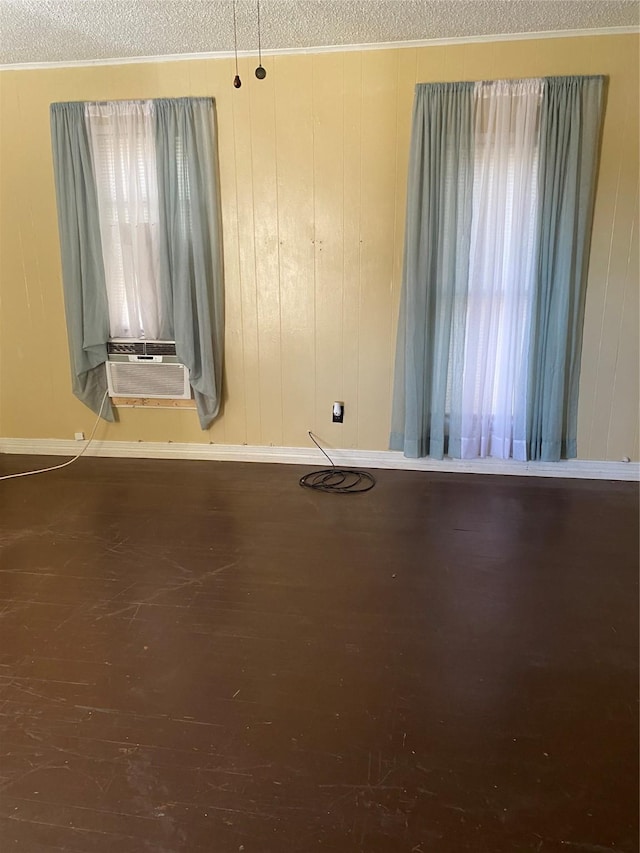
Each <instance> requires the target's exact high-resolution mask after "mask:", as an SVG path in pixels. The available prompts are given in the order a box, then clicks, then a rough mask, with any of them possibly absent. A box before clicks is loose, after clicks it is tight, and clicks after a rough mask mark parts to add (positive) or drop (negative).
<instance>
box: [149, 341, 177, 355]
mask: <svg viewBox="0 0 640 853" xmlns="http://www.w3.org/2000/svg"><path fill="white" fill-rule="evenodd" d="M175 354H176V345H175V343H174V342H173V341H147V342H146V343H145V355H175Z"/></svg>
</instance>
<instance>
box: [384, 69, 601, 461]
mask: <svg viewBox="0 0 640 853" xmlns="http://www.w3.org/2000/svg"><path fill="white" fill-rule="evenodd" d="M602 85H603V79H602V78H601V77H562V78H545V79H534V80H515V81H493V82H484V83H475V84H473V83H443V84H421V85H419V86H418V87H417V89H416V99H415V105H414V124H413V139H412V153H411V164H410V174H409V189H408V204H407V226H406V227H407V231H406V241H405V269H404V277H403V293H402V307H401V314H400V320H399V327H398V344H397V356H396V377H395V387H394V406H393V416H392V434H391V447H392V449H397V450H403V451H404V452H405V454H406V455H408V456H424V455H431V456H435V457H437V458H442V456H443V455H444V454H445V453H448V454H449V455H450V456H455V457H460V458H476V457H483V456H495V457H499V458H509V457H513V458H515V459H518V460H528V459H547V460H557V459H559V458H561V456H567V457H569V456H575V454H576V435H575V433H576V420H577V390H578V376H579V354H580V346H581V335H582V307H583V303H584V299H583V296H584V286H585V279H586V262H587V257H588V247H589V234H590V212H591V209H592V202H593V191H594V180H595V164H596V154H597V145H598V138H599V130H600V121H601V102H602Z"/></svg>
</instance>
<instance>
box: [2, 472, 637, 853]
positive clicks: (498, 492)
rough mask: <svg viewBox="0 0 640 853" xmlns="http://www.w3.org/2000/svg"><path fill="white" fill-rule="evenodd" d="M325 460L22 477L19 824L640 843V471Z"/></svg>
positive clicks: (490, 848) (218, 846)
mask: <svg viewBox="0 0 640 853" xmlns="http://www.w3.org/2000/svg"><path fill="white" fill-rule="evenodd" d="M42 461H43V460H41V459H37V458H35V457H22V458H20V457H17V456H4V457H0V472H3V473H8V472H9V471H17V470H24V469H25V468H29V467H36V466H37V465H38V464H41V463H42ZM54 461H56V460H54ZM58 461H59V460H58ZM305 470H308V469H305ZM301 473H303V472H302V470H301V469H298V468H295V467H290V466H277V465H257V464H253V465H249V464H247V465H242V464H233V463H204V462H203V463H200V462H173V461H136V460H112V459H82V460H80V461H79V462H77V463H76V464H74V465H73V466H71V467H70V468H67V469H65V470H63V471H58V472H55V473H50V474H45V475H42V476H38V477H28V478H24V479H20V480H11V481H5V482H0V545H1V546H2V551H1V566H0V569H1V570H0V584H1V585H0V713H1V716H0V849H1V850H2V851H7V853H8V851H20V853H39V851H83V853H89V851H91V853H93V851H99V852H100V853H106V851H108V853H113V851H115V853H142V851H154V853H174V851H185V853H200V852H201V851H203V853H204V851H206V853H240V851H244V853H288V851H291V853H309V852H310V851H322V850H324V851H332V853H347V851H364V853H387V852H388V853H392V851H393V852H394V853H395V851H398V853H399V852H400V851H402V853H462V851H474V853H481V852H482V851H486V853H501V851H536V853H551V851H557V853H609V851H611V853H614V851H615V853H620V851H635V850H637V849H638V847H637V835H638V806H637V803H638V759H637V752H638V737H637V720H638V717H637V698H638V671H637V663H638V660H637V658H638V653H637V629H638V591H637V579H638V577H637V575H638V487H637V484H631V483H604V482H587V481H562V480H542V479H535V480H534V479H524V478H511V477H505V478H501V477H480V476H458V475H435V474H423V473H409V472H394V471H379V472H376V474H377V477H378V485H377V487H376V488H375V489H374V490H373V491H372V492H369V493H367V494H365V495H359V496H341V495H336V496H333V495H325V494H319V493H311V492H308V491H306V490H303V489H301V488H300V487H299V486H298V477H299V476H300V474H301Z"/></svg>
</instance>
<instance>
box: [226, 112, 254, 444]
mask: <svg viewBox="0 0 640 853" xmlns="http://www.w3.org/2000/svg"><path fill="white" fill-rule="evenodd" d="M230 100H231V127H232V134H233V176H234V186H235V191H236V217H235V219H236V254H237V256H238V282H237V287H238V300H239V302H240V329H241V330H242V342H241V346H240V350H241V364H242V401H243V418H244V438H245V441H246V440H247V439H248V437H249V424H248V422H247V386H246V383H247V374H246V369H245V357H244V348H245V341H246V337H245V326H244V305H243V302H244V300H243V298H242V293H243V287H242V262H241V252H240V216H239V210H240V204H239V197H240V194H239V192H238V156H237V154H238V146H237V142H236V101H235V98H234V97H233V95H232V96H231V99H230ZM252 207H253V206H252ZM254 254H255V252H254ZM261 435H262V430H261Z"/></svg>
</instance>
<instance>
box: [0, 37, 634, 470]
mask: <svg viewBox="0 0 640 853" xmlns="http://www.w3.org/2000/svg"><path fill="white" fill-rule="evenodd" d="M255 64H256V62H255V59H243V60H241V68H240V72H241V76H242V79H243V81H244V82H243V86H242V88H241V89H240V90H235V89H234V88H233V87H232V85H231V81H232V79H233V73H234V72H233V66H232V63H231V62H230V61H228V60H202V61H184V62H155V63H145V64H131V65H119V66H93V67H84V68H56V69H42V70H22V71H2V72H0V98H1V109H2V123H1V126H0V181H1V208H0V229H1V231H0V240H1V242H0V252H1V255H0V298H1V303H0V435H2V436H4V437H14V438H21V437H25V438H29V437H34V438H37V437H41V438H71V437H72V436H73V433H74V432H75V431H77V430H85V431H87V430H88V429H90V427H91V424H92V423H93V416H92V415H91V413H89V412H88V411H87V410H86V409H85V408H84V407H83V406H82V405H81V404H80V403H78V402H77V401H76V400H75V399H74V398H73V397H72V395H71V392H70V382H69V367H68V356H67V347H66V334H65V324H64V308H63V302H62V288H61V282H60V260H59V250H58V238H57V223H56V214H55V198H54V190H53V175H52V165H51V152H50V136H49V104H50V103H51V102H53V101H64V100H94V99H95V100H103V99H116V98H143V97H161V96H167V97H168V96H180V95H189V94H194V95H212V96H214V97H215V99H216V104H217V115H218V127H219V154H220V171H221V192H222V206H223V226H224V240H225V252H224V256H225V274H226V317H227V320H226V367H225V378H226V390H225V397H226V399H225V406H224V411H223V414H222V416H221V417H220V418H219V419H218V421H217V422H216V423H215V424H214V426H213V427H212V428H211V430H209V431H208V432H206V433H203V432H201V431H200V429H199V427H198V424H197V419H196V417H195V414H194V413H193V412H189V411H164V410H157V409H153V410H148V411H147V410H131V409H125V410H121V411H120V420H119V422H118V423H117V424H114V425H110V426H107V425H104V426H101V427H100V431H99V437H101V438H104V439H110V440H125V441H131V440H143V441H187V442H202V441H210V442H216V443H218V442H221V443H228V444H243V443H246V444H251V445H275V446H307V445H308V444H309V439H308V436H307V430H309V429H311V430H313V431H314V432H316V433H317V434H319V435H320V436H321V437H322V438H323V439H324V440H325V441H326V442H327V443H328V444H330V445H332V446H337V447H356V448H361V449H384V448H386V447H387V440H388V431H389V418H390V403H391V386H392V376H393V359H394V349H395V327H396V320H397V311H398V302H399V290H400V278H401V268H402V253H403V229H404V205H405V194H406V187H405V184H406V171H407V162H408V153H409V152H408V149H409V133H410V124H411V107H412V100H413V89H414V86H415V83H416V82H422V81H433V80H462V79H471V80H473V79H490V78H499V77H526V76H535V75H547V74H586V73H603V74H607V75H608V76H609V78H610V79H609V90H608V103H607V112H606V122H605V128H604V138H603V149H602V162H601V167H600V176H599V185H598V195H597V202H596V212H595V224H594V235H593V243H592V258H591V265H590V275H589V286H588V296H587V308H586V321H585V337H584V348H583V362H582V378H581V387H580V414H579V434H578V442H579V455H580V456H581V457H582V458H590V459H620V458H621V457H622V456H625V455H628V456H631V457H632V458H634V459H637V458H638V440H639V437H638V359H639V355H638V292H639V284H638V38H637V37H636V36H634V35H619V36H596V37H580V38H566V39H543V40H530V41H513V42H492V43H478V44H460V45H452V46H434V47H425V48H417V49H414V48H402V49H389V50H375V51H360V52H351V53H321V54H307V55H290V56H278V57H270V58H267V59H266V60H265V63H264V64H265V67H266V68H267V70H268V74H267V78H266V79H265V80H264V81H261V82H260V81H257V80H256V79H255V77H254V76H253V70H254V67H255ZM333 400H343V401H344V402H345V406H346V409H345V421H344V424H343V425H333V424H332V423H331V403H332V402H333Z"/></svg>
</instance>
